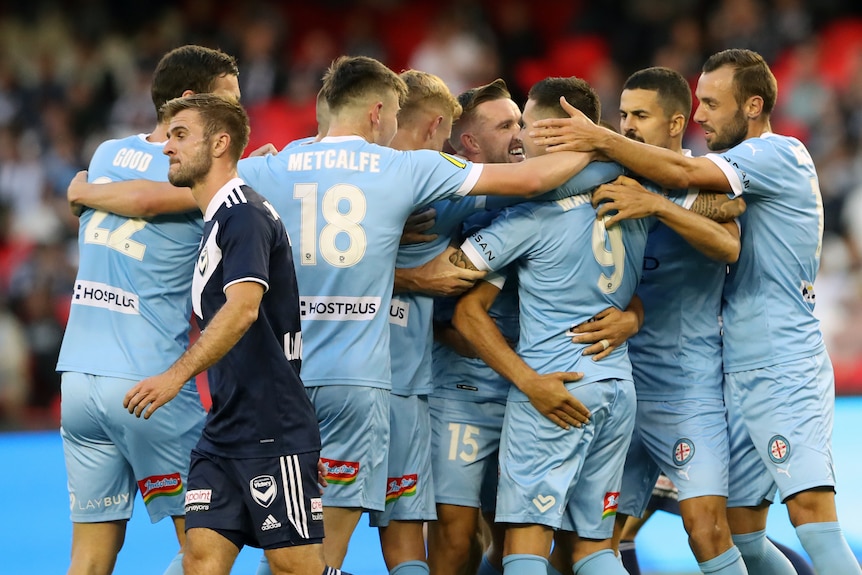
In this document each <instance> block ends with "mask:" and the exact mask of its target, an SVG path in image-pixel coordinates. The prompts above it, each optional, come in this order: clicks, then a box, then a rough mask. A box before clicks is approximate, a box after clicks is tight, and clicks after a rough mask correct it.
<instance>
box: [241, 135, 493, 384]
mask: <svg viewBox="0 0 862 575" xmlns="http://www.w3.org/2000/svg"><path fill="white" fill-rule="evenodd" d="M239 172H240V175H241V177H242V178H243V179H244V180H245V181H246V182H248V183H249V184H250V185H252V186H253V187H254V188H255V189H257V190H260V191H261V192H262V193H263V195H265V196H266V197H267V198H268V199H269V200H270V202H271V203H272V204H273V206H274V207H275V209H276V211H278V213H279V214H280V215H281V217H282V219H283V220H284V224H285V227H286V228H287V230H288V231H289V233H290V235H291V237H292V238H293V250H294V261H295V262H296V265H297V270H296V275H297V280H298V283H299V292H300V313H301V315H302V323H303V348H304V349H303V355H304V357H306V358H308V359H307V360H306V361H304V362H303V366H302V379H303V381H304V382H305V384H306V386H308V387H316V386H321V385H331V384H341V385H361V386H367V387H379V388H385V389H389V388H390V385H391V369H390V352H389V322H388V320H389V314H388V313H387V311H388V310H389V309H390V300H391V294H392V285H393V281H394V273H395V271H394V270H395V259H396V254H397V251H398V242H399V240H400V238H401V233H402V229H403V227H404V222H405V221H406V220H407V217H408V216H409V215H410V213H411V212H412V211H413V210H415V209H416V208H417V207H419V206H422V205H426V204H429V203H431V202H434V201H436V200H440V199H444V198H451V197H455V196H459V195H466V194H467V193H468V192H469V191H470V190H471V189H472V188H473V186H474V185H475V183H476V181H477V180H478V179H479V176H480V174H481V165H478V164H471V163H470V162H462V161H460V160H458V159H456V158H453V157H452V156H449V155H446V154H441V153H438V152H432V151H428V150H419V151H412V152H400V151H396V150H393V149H390V148H385V147H381V146H377V145H375V144H370V143H368V142H366V141H365V140H364V139H362V138H359V137H354V136H347V137H337V138H324V139H323V140H322V141H320V142H316V143H311V144H307V145H305V146H296V147H294V148H290V149H287V150H284V151H283V152H281V153H279V154H278V155H277V156H265V157H261V158H248V159H246V160H243V161H241V162H240V164H239Z"/></svg>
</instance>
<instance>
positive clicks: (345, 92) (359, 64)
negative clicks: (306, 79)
mask: <svg viewBox="0 0 862 575" xmlns="http://www.w3.org/2000/svg"><path fill="white" fill-rule="evenodd" d="M322 90H323V97H324V98H325V99H326V103H327V104H329V109H330V110H331V111H332V112H335V111H336V110H339V109H340V108H342V107H344V106H346V105H349V104H351V103H353V102H354V101H356V100H358V99H361V98H365V97H368V96H374V97H377V98H379V97H382V96H383V95H384V93H385V92H387V91H392V92H394V93H395V95H396V97H397V98H398V104H399V105H402V104H403V103H404V100H405V99H406V97H407V84H405V83H404V80H402V79H401V78H399V77H398V74H396V73H395V72H393V71H392V70H390V69H389V68H387V67H386V66H385V65H383V63H381V62H380V61H379V60H375V59H374V58H369V57H368V56H340V57H338V58H337V59H336V60H335V61H334V62H332V64H331V65H330V66H329V69H328V70H327V71H326V73H325V74H324V75H323V88H322Z"/></svg>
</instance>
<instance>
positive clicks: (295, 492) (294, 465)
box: [279, 455, 308, 539]
mask: <svg viewBox="0 0 862 575" xmlns="http://www.w3.org/2000/svg"><path fill="white" fill-rule="evenodd" d="M279 462H280V463H281V484H282V488H283V489H284V503H285V507H286V511H287V518H288V519H290V522H291V523H292V524H293V527H294V529H296V532H297V533H299V536H300V537H302V538H303V539H308V518H307V517H306V514H305V492H304V491H303V488H302V476H301V475H300V473H299V457H297V456H296V455H288V456H286V457H279Z"/></svg>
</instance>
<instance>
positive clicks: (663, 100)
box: [623, 66, 691, 123]
mask: <svg viewBox="0 0 862 575" xmlns="http://www.w3.org/2000/svg"><path fill="white" fill-rule="evenodd" d="M623 90H649V91H650V92H656V93H657V94H658V102H659V105H660V106H661V109H662V110H664V113H665V115H666V116H667V117H668V118H671V117H673V115H674V114H682V115H683V116H685V120H686V123H687V122H688V119H689V117H690V116H691V86H689V84H688V81H686V79H685V78H684V77H683V75H682V74H680V73H679V72H677V71H676V70H671V69H670V68H664V67H662V66H655V67H653V68H644V69H643V70H638V71H637V72H635V73H634V74H632V75H631V76H629V77H628V80H626V83H625V84H623Z"/></svg>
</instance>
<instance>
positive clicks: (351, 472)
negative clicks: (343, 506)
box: [320, 457, 359, 485]
mask: <svg viewBox="0 0 862 575" xmlns="http://www.w3.org/2000/svg"><path fill="white" fill-rule="evenodd" d="M320 461H322V462H323V466H324V467H325V468H326V472H325V473H324V475H323V477H324V479H326V481H327V483H336V484H338V485H348V484H350V483H353V482H354V481H356V476H357V475H359V462H358V461H339V460H337V459H326V458H325V457H321V458H320Z"/></svg>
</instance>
